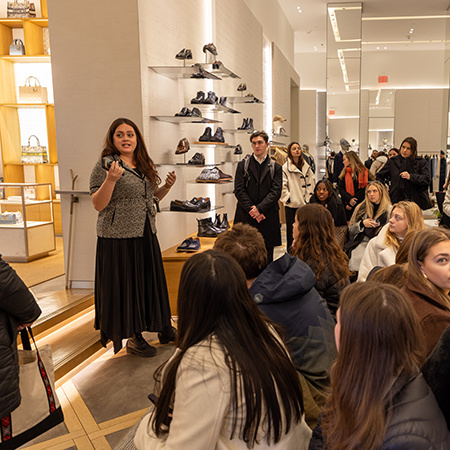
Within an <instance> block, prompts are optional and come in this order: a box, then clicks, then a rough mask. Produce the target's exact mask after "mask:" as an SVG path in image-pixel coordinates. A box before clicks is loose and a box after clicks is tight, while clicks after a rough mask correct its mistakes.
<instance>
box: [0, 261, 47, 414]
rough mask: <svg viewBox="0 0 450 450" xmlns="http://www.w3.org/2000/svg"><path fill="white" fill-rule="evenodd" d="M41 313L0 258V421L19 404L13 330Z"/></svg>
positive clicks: (21, 282) (19, 281) (10, 269)
mask: <svg viewBox="0 0 450 450" xmlns="http://www.w3.org/2000/svg"><path fill="white" fill-rule="evenodd" d="M40 314H41V310H40V308H39V306H38V304H37V303H36V300H35V299H34V297H33V294H32V293H31V292H30V291H29V290H28V288H27V287H26V286H25V284H24V282H23V281H22V280H21V279H20V278H19V276H18V275H17V273H16V272H15V271H14V270H13V269H12V267H11V266H10V265H9V264H8V263H6V262H5V261H3V259H2V258H1V255H0V420H1V419H3V418H4V417H5V416H7V415H8V414H10V413H11V412H12V411H14V410H15V409H16V408H17V407H18V406H19V405H20V400H21V397H20V389H19V361H18V356H17V331H18V330H21V329H23V328H24V327H26V326H30V325H31V323H32V322H34V321H35V320H36V319H37V318H38V317H39V315H40Z"/></svg>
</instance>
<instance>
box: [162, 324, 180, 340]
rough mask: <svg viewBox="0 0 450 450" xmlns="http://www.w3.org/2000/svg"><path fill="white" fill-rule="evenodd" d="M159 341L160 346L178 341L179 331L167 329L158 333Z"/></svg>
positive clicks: (172, 328) (173, 328)
mask: <svg viewBox="0 0 450 450" xmlns="http://www.w3.org/2000/svg"><path fill="white" fill-rule="evenodd" d="M158 339H159V343H160V344H168V343H169V342H175V341H176V339H177V330H176V328H175V327H172V326H170V327H165V328H164V329H163V330H162V331H160V332H159V333H158Z"/></svg>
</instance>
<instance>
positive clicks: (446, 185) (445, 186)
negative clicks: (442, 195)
mask: <svg viewBox="0 0 450 450" xmlns="http://www.w3.org/2000/svg"><path fill="white" fill-rule="evenodd" d="M447 187H448V183H447V182H445V183H444V186H442V189H443V190H444V191H446V190H447Z"/></svg>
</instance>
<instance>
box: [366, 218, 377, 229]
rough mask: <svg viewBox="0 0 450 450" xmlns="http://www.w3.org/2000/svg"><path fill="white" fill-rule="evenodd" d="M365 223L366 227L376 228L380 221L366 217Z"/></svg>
mask: <svg viewBox="0 0 450 450" xmlns="http://www.w3.org/2000/svg"><path fill="white" fill-rule="evenodd" d="M363 225H364V227H365V228H376V227H377V226H378V222H377V221H376V220H374V219H364V220H363Z"/></svg>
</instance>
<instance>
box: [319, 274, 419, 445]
mask: <svg viewBox="0 0 450 450" xmlns="http://www.w3.org/2000/svg"><path fill="white" fill-rule="evenodd" d="M338 320H339V322H338V323H339V326H340V334H339V342H338V348H339V351H338V357H337V360H336V362H335V364H334V365H333V366H332V368H331V373H330V378H331V394H330V395H329V397H328V400H327V402H326V405H325V408H324V410H323V413H322V429H323V437H324V440H325V442H326V447H325V448H330V449H333V450H348V449H378V448H381V446H382V444H383V440H384V438H385V434H386V428H387V425H388V423H389V420H390V417H391V414H392V402H393V397H394V395H395V392H394V391H393V390H392V389H391V388H392V383H393V380H395V379H396V378H397V377H398V376H399V374H402V375H405V376H406V377H410V376H414V375H416V374H418V373H419V369H418V368H417V363H418V362H419V361H421V355H422V351H423V346H422V340H423V337H422V336H421V330H420V326H419V320H418V317H417V314H416V312H415V311H414V309H413V307H412V305H411V303H410V302H409V301H408V300H407V299H406V298H405V297H404V296H403V294H402V293H401V291H400V290H399V289H398V288H396V287H395V286H391V285H388V284H382V283H375V282H372V281H366V282H365V283H354V284H351V285H350V286H347V287H346V288H345V289H344V290H343V291H342V294H341V297H340V308H339V311H338Z"/></svg>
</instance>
